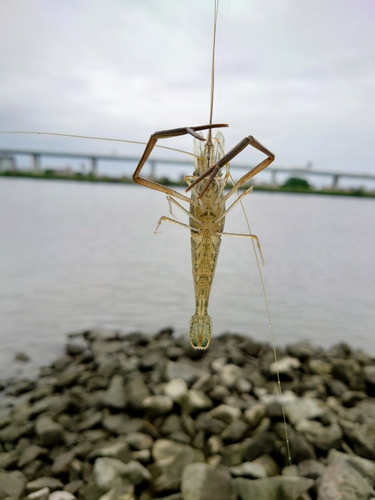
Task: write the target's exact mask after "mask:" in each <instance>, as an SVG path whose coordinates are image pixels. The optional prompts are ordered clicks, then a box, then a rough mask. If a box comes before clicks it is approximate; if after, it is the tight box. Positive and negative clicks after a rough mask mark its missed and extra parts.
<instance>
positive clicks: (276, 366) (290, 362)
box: [269, 356, 301, 380]
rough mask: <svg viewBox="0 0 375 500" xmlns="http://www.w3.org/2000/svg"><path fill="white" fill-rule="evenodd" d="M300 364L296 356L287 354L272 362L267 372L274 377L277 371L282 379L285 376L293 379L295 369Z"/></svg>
mask: <svg viewBox="0 0 375 500" xmlns="http://www.w3.org/2000/svg"><path fill="white" fill-rule="evenodd" d="M300 366H301V362H300V360H299V359H298V358H292V357H291V356H287V357H285V358H281V359H279V360H278V361H277V363H276V362H274V363H272V364H271V366H270V368H269V372H270V375H272V376H274V377H276V376H277V371H278V372H279V375H280V377H282V378H283V379H285V378H287V379H289V380H293V378H294V376H295V370H298V369H299V368H300Z"/></svg>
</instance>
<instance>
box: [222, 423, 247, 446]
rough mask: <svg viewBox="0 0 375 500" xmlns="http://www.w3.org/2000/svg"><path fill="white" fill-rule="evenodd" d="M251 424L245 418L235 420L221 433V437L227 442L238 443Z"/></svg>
mask: <svg viewBox="0 0 375 500" xmlns="http://www.w3.org/2000/svg"><path fill="white" fill-rule="evenodd" d="M248 429H249V426H248V424H247V423H246V422H244V421H243V420H233V422H231V423H230V424H229V425H228V426H227V428H226V429H224V431H223V432H222V433H221V436H220V437H221V439H222V440H223V441H224V443H226V444H230V443H238V442H239V441H242V439H243V438H244V436H245V434H246V432H247V431H248Z"/></svg>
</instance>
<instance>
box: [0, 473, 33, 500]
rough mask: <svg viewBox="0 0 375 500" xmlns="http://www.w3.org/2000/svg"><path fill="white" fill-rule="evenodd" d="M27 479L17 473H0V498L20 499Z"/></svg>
mask: <svg viewBox="0 0 375 500" xmlns="http://www.w3.org/2000/svg"><path fill="white" fill-rule="evenodd" d="M26 482H27V478H26V476H25V474H23V473H22V472H19V471H12V472H1V471H0V498H5V497H7V496H8V497H11V498H12V499H14V500H18V499H19V498H21V496H22V494H23V491H24V489H25V485H26Z"/></svg>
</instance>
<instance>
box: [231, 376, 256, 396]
mask: <svg viewBox="0 0 375 500" xmlns="http://www.w3.org/2000/svg"><path fill="white" fill-rule="evenodd" d="M235 389H236V390H237V391H238V392H240V393H241V392H242V393H244V394H249V392H250V391H251V389H252V385H251V382H249V381H248V380H246V379H245V378H239V379H238V380H237V382H236V385H235Z"/></svg>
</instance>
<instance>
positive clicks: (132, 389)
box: [125, 377, 151, 412]
mask: <svg viewBox="0 0 375 500" xmlns="http://www.w3.org/2000/svg"><path fill="white" fill-rule="evenodd" d="M125 392H126V396H127V399H128V407H129V409H130V410H132V411H135V412H139V411H142V410H143V404H142V403H143V400H144V399H146V398H147V397H149V396H150V395H151V393H150V390H149V388H148V387H147V385H146V384H145V382H144V380H143V379H142V378H141V377H138V378H135V379H131V380H129V381H128V382H127V383H126V391H125Z"/></svg>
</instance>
